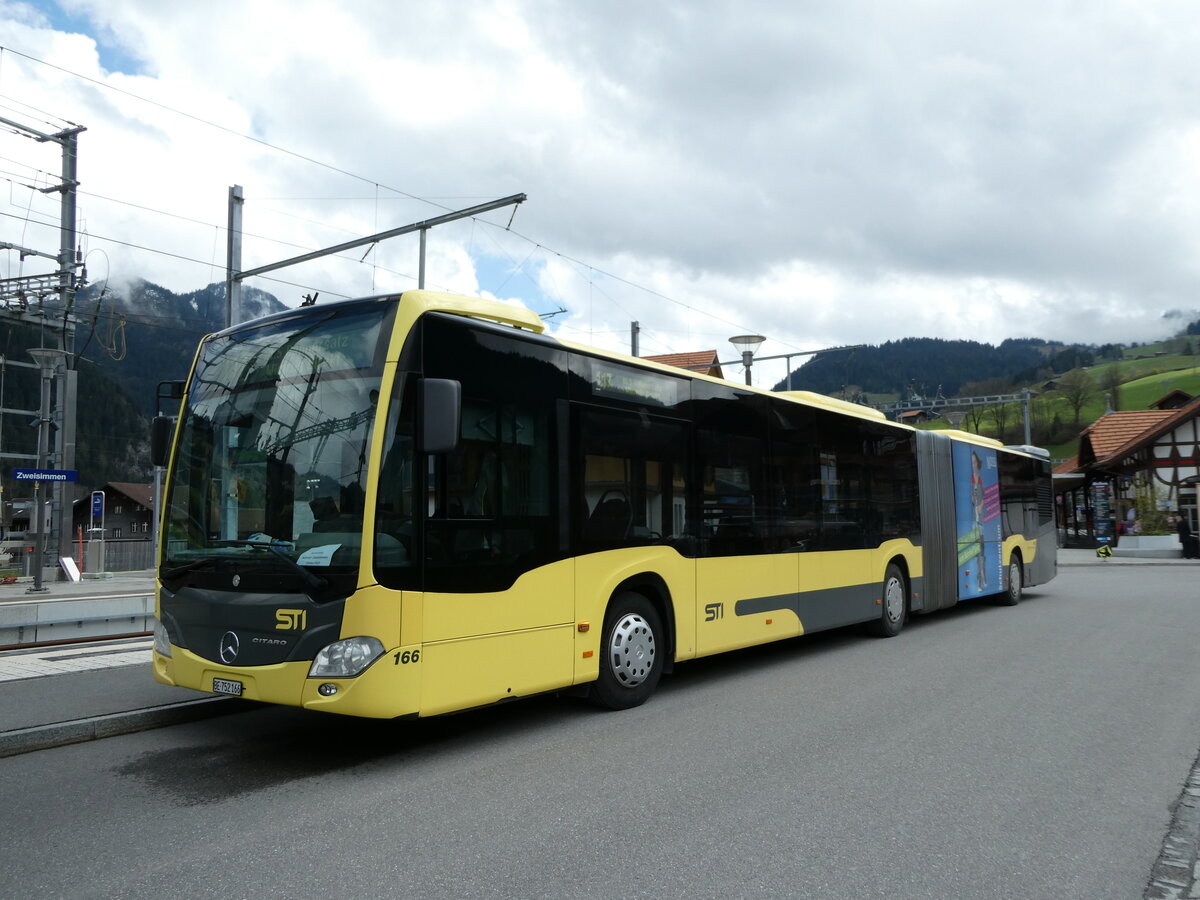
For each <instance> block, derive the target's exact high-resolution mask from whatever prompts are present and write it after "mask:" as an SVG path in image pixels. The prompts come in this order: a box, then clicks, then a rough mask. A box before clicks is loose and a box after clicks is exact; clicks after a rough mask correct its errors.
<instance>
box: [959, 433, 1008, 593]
mask: <svg viewBox="0 0 1200 900" xmlns="http://www.w3.org/2000/svg"><path fill="white" fill-rule="evenodd" d="M954 512H955V521H956V533H957V535H958V599H959V600H965V599H967V598H969V597H982V596H984V595H986V594H997V593H999V592H1000V591H1002V590H1004V584H1003V578H1004V569H1003V567H1002V566H1001V562H1000V543H1001V533H1000V470H999V467H998V466H997V463H996V451H995V450H992V449H989V448H987V447H977V446H972V445H970V444H960V443H955V444H954Z"/></svg>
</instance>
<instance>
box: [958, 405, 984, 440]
mask: <svg viewBox="0 0 1200 900" xmlns="http://www.w3.org/2000/svg"><path fill="white" fill-rule="evenodd" d="M983 410H984V408H983V407H982V406H968V407H967V414H966V415H965V416H964V417H963V424H964V425H966V426H967V428H968V430H970V431H973V432H975V434H979V430H980V428H981V427H982V426H983Z"/></svg>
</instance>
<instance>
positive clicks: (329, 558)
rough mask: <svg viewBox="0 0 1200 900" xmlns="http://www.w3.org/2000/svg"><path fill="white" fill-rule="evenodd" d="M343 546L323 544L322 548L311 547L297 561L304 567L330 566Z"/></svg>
mask: <svg viewBox="0 0 1200 900" xmlns="http://www.w3.org/2000/svg"><path fill="white" fill-rule="evenodd" d="M341 546H342V545H341V544H322V545H321V546H320V547H309V548H308V549H307V550H305V551H304V552H303V553H301V554H300V556H299V557H298V558H297V559H296V562H298V563H300V565H302V566H328V565H330V564H331V563H332V562H333V554H335V553H337V551H338V548H339V547H341Z"/></svg>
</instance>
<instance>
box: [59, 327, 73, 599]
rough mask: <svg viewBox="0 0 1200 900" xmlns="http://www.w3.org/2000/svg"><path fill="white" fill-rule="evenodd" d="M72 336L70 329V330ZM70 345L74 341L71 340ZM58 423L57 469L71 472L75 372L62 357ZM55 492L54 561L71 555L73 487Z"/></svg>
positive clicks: (67, 484)
mask: <svg viewBox="0 0 1200 900" xmlns="http://www.w3.org/2000/svg"><path fill="white" fill-rule="evenodd" d="M71 331H72V333H73V332H74V327H72V329H71ZM72 343H74V340H73V339H72ZM59 379H60V380H59V395H58V396H59V401H58V407H59V412H60V416H59V420H58V435H57V437H56V443H57V444H58V445H59V446H58V450H57V452H58V457H59V464H60V467H61V468H63V469H67V470H71V469H74V468H75V418H76V414H77V407H78V397H79V370H77V369H73V368H71V357H70V355H68V354H64V355H63V368H62V372H61V373H60V374H59ZM55 487H56V488H59V489H61V491H62V494H61V497H60V500H59V503H58V508H59V511H58V512H57V513H56V514H55V516H54V520H53V531H54V533H55V534H57V535H58V545H57V546H58V555H57V557H55V558H56V559H61V558H62V557H64V556H70V555H71V522H72V520H73V518H74V512H75V491H76V487H75V483H74V482H70V481H60V482H58V484H57V485H55ZM58 577H59V579H60V580H64V579H65V578H66V573H64V572H63V571H62V570H61V569H59V572H58Z"/></svg>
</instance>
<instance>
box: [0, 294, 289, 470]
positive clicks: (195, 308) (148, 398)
mask: <svg viewBox="0 0 1200 900" xmlns="http://www.w3.org/2000/svg"><path fill="white" fill-rule="evenodd" d="M242 305H243V315H244V317H245V318H257V317H259V316H264V315H268V314H270V313H274V312H279V311H281V310H283V309H284V308H285V307H284V305H283V304H282V303H280V302H279V301H278V300H277V299H276V298H275V297H273V296H272V295H271V294H268V293H266V292H265V291H260V290H256V289H254V288H247V287H243V289H242ZM46 312H47V316H46V321H47V324H46V325H45V326H41V327H39V326H36V325H28V324H21V323H18V322H17V321H16V320H10V319H5V320H4V322H3V326H4V327H3V328H0V358H4V359H12V360H21V361H28V360H29V355H28V350H29V349H30V348H33V347H53V346H57V345H58V342H59V338H58V334H57V331H56V329H55V326H54V325H52V324H50V323H53V322H55V320H56V318H57V313H56V311H55V310H53V309H52V308H51V307H50V305H49V304H47V306H46ZM75 313H76V317H77V320H78V325H77V326H76V330H75V352H76V354H77V356H76V365H77V368H78V371H79V377H78V398H77V408H76V418H75V426H76V432H75V442H76V450H75V468H76V469H77V470H78V471H79V481H80V484H81V486H82V487H81V490H82V489H83V488H94V487H99V486H100V485H102V484H104V483H105V482H108V481H132V482H146V481H149V480H150V478H151V477H152V474H153V468H152V467H151V465H150V446H149V434H150V419H151V418H152V417H153V416H154V415H155V413H156V412H157V411H156V409H155V398H156V394H157V388H158V384H159V382H160V381H182V380H183V379H185V378H187V375H188V371H189V369H190V368H191V365H192V360H193V358H194V357H195V355H196V347H197V345H198V344H199V342H200V338H202V337H203V336H204V335H205V334H209V333H211V332H214V331H220V330H221V329H222V328H223V327H224V326H225V285H224V284H210V285H209V286H208V287H206V288H204V289H202V290H198V291H192V292H191V293H187V294H176V293H173V292H172V291H169V290H167V289H166V288H164V287H161V286H160V285H156V284H151V283H150V282H148V281H141V280H138V281H135V282H133V283H132V284H130V285H129V286H128V287H126V288H122V289H115V288H112V287H97V286H94V285H93V286H89V287H88V288H85V289H84V290H82V291H80V292H79V293H78V294H77V295H76V304H75ZM43 329H45V331H43ZM0 393H2V396H0V406H3V407H6V408H9V409H14V410H16V409H23V410H36V409H37V408H38V406H39V404H40V385H39V381H38V378H37V376H36V373H35V371H34V370H32V369H26V368H18V367H16V366H9V367H6V369H5V372H4V377H3V390H2V392H0ZM164 411H165V410H164ZM23 424H24V423H23V422H22V421H21V416H19V415H14V414H9V415H6V416H5V417H4V422H3V428H0V450H3V451H4V452H6V453H20V454H30V455H32V454H36V453H37V429H36V428H25V427H21V426H22V425H23ZM5 462H6V464H8V465H28V464H29V463H24V462H12V461H9V460H6V461H5Z"/></svg>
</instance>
